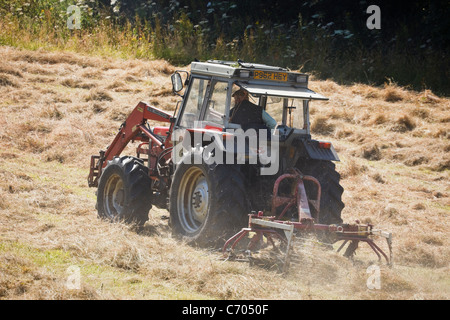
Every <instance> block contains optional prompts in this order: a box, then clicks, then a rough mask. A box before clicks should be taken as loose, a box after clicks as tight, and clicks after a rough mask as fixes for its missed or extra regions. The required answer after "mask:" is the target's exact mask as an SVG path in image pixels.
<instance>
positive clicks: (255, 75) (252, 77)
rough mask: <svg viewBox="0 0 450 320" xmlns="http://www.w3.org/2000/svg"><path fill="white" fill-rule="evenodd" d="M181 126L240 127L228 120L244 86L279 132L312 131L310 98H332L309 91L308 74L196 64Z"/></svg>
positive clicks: (178, 86) (177, 80)
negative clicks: (235, 99) (237, 95)
mask: <svg viewBox="0 0 450 320" xmlns="http://www.w3.org/2000/svg"><path fill="white" fill-rule="evenodd" d="M172 82H173V88H174V91H175V92H180V91H181V90H182V87H183V85H182V80H181V74H180V73H179V72H176V73H175V74H174V76H173V77H172ZM185 83H186V84H187V87H186V88H185V91H184V94H183V96H182V97H183V101H182V102H181V108H180V109H179V112H178V115H177V122H176V126H175V127H178V128H196V129H208V128H214V129H216V130H219V131H225V130H226V129H237V128H242V127H241V125H239V124H236V123H233V121H230V120H231V119H230V116H231V114H230V110H232V109H233V107H234V106H235V105H234V104H235V103H234V101H233V94H234V93H235V92H236V91H237V90H239V89H244V90H245V91H246V92H247V93H248V97H249V101H250V102H251V103H253V104H255V105H257V106H259V107H261V109H262V110H264V112H266V113H267V114H268V115H269V116H270V117H271V118H273V119H274V120H275V121H276V123H277V128H278V129H279V130H284V131H287V130H288V129H293V130H295V131H296V132H297V133H299V134H305V135H309V133H310V128H309V101H311V100H328V99H327V98H326V97H324V96H322V95H320V94H318V93H316V92H314V91H312V90H310V89H308V75H307V74H303V73H297V72H290V71H288V70H287V69H285V68H278V67H272V66H267V65H262V64H249V63H242V62H238V63H236V62H229V61H217V60H212V61H211V60H210V61H207V62H193V63H192V64H191V73H190V74H188V76H187V79H186V81H185Z"/></svg>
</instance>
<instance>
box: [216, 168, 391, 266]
mask: <svg viewBox="0 0 450 320" xmlns="http://www.w3.org/2000/svg"><path fill="white" fill-rule="evenodd" d="M285 180H292V182H293V185H294V191H293V192H292V193H291V194H290V195H288V196H286V195H283V196H280V195H279V194H278V190H279V187H280V184H281V182H283V181H285ZM304 181H311V182H312V183H313V184H315V185H316V197H315V198H314V199H308V197H307V193H306V190H305V185H304ZM320 194H321V186H320V183H319V182H318V180H317V179H316V178H314V177H312V176H306V175H303V174H302V173H301V172H300V171H299V170H298V169H291V170H289V172H288V173H286V174H283V175H281V176H280V177H279V178H278V179H277V180H276V181H275V184H274V188H273V197H272V211H271V214H272V215H271V216H266V215H264V212H262V211H259V212H258V213H256V212H252V213H251V214H250V215H249V223H248V227H247V228H243V229H242V230H241V231H239V232H238V233H236V234H235V235H234V236H232V237H231V238H230V239H228V240H227V241H226V242H225V245H224V246H223V249H222V253H223V255H224V256H225V257H227V258H233V257H236V256H237V254H236V252H235V249H236V246H237V245H238V244H239V242H240V241H242V240H243V239H244V238H245V237H246V236H248V235H249V234H250V233H252V234H254V235H253V237H252V238H251V240H250V242H249V244H248V245H247V248H246V250H245V253H246V255H247V256H251V254H252V253H253V252H255V251H256V249H257V248H258V246H260V245H261V243H263V240H264V238H266V239H267V243H270V244H271V245H272V247H273V249H274V250H275V251H276V252H278V253H281V254H282V258H281V259H282V271H283V272H286V271H287V270H288V268H289V265H290V264H291V262H293V261H294V260H295V257H296V242H298V240H299V236H300V237H301V236H302V235H306V234H321V235H325V236H326V237H327V239H329V240H330V241H331V243H330V244H333V243H337V242H340V241H342V244H341V245H340V246H339V248H338V249H337V252H340V251H341V250H342V249H343V248H344V247H345V246H346V245H347V244H348V246H347V248H346V250H345V252H344V256H345V257H349V258H351V257H352V256H353V255H354V253H355V251H356V250H357V248H358V246H359V243H360V242H362V243H367V244H368V246H369V247H370V248H371V249H372V251H373V252H375V254H376V255H377V256H378V259H379V261H381V260H382V259H383V258H384V259H385V261H386V263H387V265H388V266H392V258H393V255H392V233H390V232H386V231H383V230H379V229H375V228H374V227H373V225H371V224H361V223H359V221H356V223H355V224H347V223H343V224H332V225H327V224H317V223H315V222H314V221H315V219H314V218H313V217H312V215H311V211H310V205H311V206H313V207H314V208H315V211H316V212H317V214H316V217H315V218H316V219H318V215H319V213H320ZM293 207H296V208H297V213H298V220H297V221H291V220H283V219H282V218H283V216H284V215H285V214H286V212H287V211H288V209H290V208H293ZM280 209H282V210H281V213H279V214H278V215H277V214H276V213H277V212H279V211H280ZM375 237H382V238H385V240H386V243H387V247H388V250H389V253H388V254H386V253H385V252H384V251H383V250H382V249H381V248H380V247H379V246H378V245H377V244H376V243H375V240H374V238H375ZM275 240H278V243H279V245H278V246H277V245H276V241H275Z"/></svg>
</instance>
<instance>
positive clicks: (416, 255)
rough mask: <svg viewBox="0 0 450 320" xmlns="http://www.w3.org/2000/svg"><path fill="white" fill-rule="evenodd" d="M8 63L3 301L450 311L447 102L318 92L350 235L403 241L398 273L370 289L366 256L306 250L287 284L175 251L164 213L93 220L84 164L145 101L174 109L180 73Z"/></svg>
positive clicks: (3, 129)
mask: <svg viewBox="0 0 450 320" xmlns="http://www.w3.org/2000/svg"><path fill="white" fill-rule="evenodd" d="M0 57H1V59H0V299H7V300H10V299H277V300H280V299H281V300H283V299H294V300H297V299H405V300H406V299H449V298H450V276H449V274H450V273H449V261H450V249H449V248H450V240H449V227H450V222H449V213H450V184H449V181H450V179H449V178H450V174H449V166H450V141H449V138H450V135H449V132H450V130H449V129H450V99H448V98H445V97H437V96H436V95H434V94H433V93H432V92H431V91H428V90H427V91H423V92H414V91H410V90H408V89H407V88H403V87H398V86H397V85H396V84H395V83H387V84H386V85H385V86H384V87H381V88H379V87H371V86H367V85H360V84H355V85H352V86H341V85H338V84H336V83H334V82H332V81H314V80H313V81H312V82H311V85H310V87H311V88H312V89H313V90H316V91H317V92H319V93H321V94H323V95H325V96H328V97H329V98H330V100H329V101H325V102H313V103H312V107H311V122H312V130H313V137H315V138H318V139H322V140H326V141H331V142H333V144H334V146H335V148H336V149H337V151H338V153H339V156H340V158H341V162H339V163H337V168H338V171H339V172H340V173H341V175H342V185H343V187H344V189H345V192H344V196H343V197H344V199H343V200H344V203H345V204H346V208H345V209H344V211H343V213H342V217H343V219H344V221H347V222H353V221H354V220H356V219H359V220H360V221H362V222H371V223H373V224H375V225H376V226H378V227H380V228H383V229H386V230H390V231H392V232H393V233H394V259H395V260H394V263H395V265H394V267H393V268H392V269H390V268H387V267H385V266H383V265H382V266H381V279H380V284H381V288H380V289H369V288H368V286H367V280H368V277H369V274H368V273H367V268H368V267H369V266H370V265H371V264H372V263H374V262H376V259H375V256H372V255H369V252H368V251H365V250H362V251H361V252H360V253H359V254H358V255H357V256H356V258H355V261H350V260H348V259H346V258H343V257H342V256H340V255H337V254H335V253H334V252H331V251H325V250H317V248H315V247H313V248H310V249H308V250H306V251H305V252H304V264H303V265H302V266H301V267H299V268H297V269H296V270H295V271H291V272H289V273H288V274H286V275H283V274H280V273H278V272H277V271H276V270H274V269H273V268H270V267H268V266H267V265H266V266H249V265H248V264H247V263H242V262H233V261H223V260H222V259H221V256H220V254H219V253H217V252H215V251H212V250H207V249H198V248H193V247H191V246H187V245H185V244H183V243H180V242H177V241H176V240H175V239H173V238H171V236H170V230H169V227H168V225H167V219H165V217H166V216H167V215H168V212H167V211H165V210H159V209H152V211H151V213H150V220H149V221H148V222H147V223H146V225H145V227H144V230H143V231H141V232H136V231H135V230H133V228H130V227H129V226H126V225H121V224H110V223H107V222H104V221H101V220H99V219H97V217H96V210H95V189H91V188H88V186H87V179H86V178H87V175H88V169H89V168H88V166H89V158H90V155H91V154H97V153H98V151H99V150H100V149H104V148H105V147H106V146H107V145H108V144H109V143H110V142H111V141H112V139H113V137H114V135H115V134H116V132H117V130H118V128H119V126H120V124H121V123H122V122H123V121H124V120H125V119H126V117H127V114H128V113H129V112H130V111H131V110H132V109H133V108H134V107H135V105H136V104H137V103H138V102H139V101H147V102H149V103H150V104H153V105H155V106H158V107H160V108H162V109H166V110H173V109H174V107H175V105H176V102H177V101H178V98H177V97H176V96H174V95H172V93H171V85H170V74H171V73H172V72H173V71H174V70H175V67H173V66H171V65H169V64H168V63H167V62H165V61H141V60H119V59H112V58H102V57H96V56H83V55H79V54H74V53H69V52H45V51H26V50H18V49H13V48H10V47H0ZM130 154H133V153H132V150H131V151H130ZM73 267H76V268H78V270H79V271H80V273H81V287H79V288H77V289H71V288H70V287H69V286H68V285H67V281H68V278H69V277H70V270H73V269H72V268H73Z"/></svg>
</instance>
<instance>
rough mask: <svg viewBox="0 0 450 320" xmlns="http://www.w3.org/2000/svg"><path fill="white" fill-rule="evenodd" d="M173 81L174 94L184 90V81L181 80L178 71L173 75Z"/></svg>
mask: <svg viewBox="0 0 450 320" xmlns="http://www.w3.org/2000/svg"><path fill="white" fill-rule="evenodd" d="M171 80H172V90H173V92H175V93H178V92H180V91H181V90H183V80H182V79H181V75H180V74H179V73H178V71H177V72H175V73H174V74H172V76H171Z"/></svg>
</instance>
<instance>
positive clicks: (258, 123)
mask: <svg viewBox="0 0 450 320" xmlns="http://www.w3.org/2000/svg"><path fill="white" fill-rule="evenodd" d="M232 97H233V98H234V107H233V108H232V109H231V110H230V122H231V123H236V124H240V125H241V126H242V128H243V129H247V128H251V127H257V128H258V127H264V126H266V127H268V128H269V129H275V127H276V126H277V122H276V120H275V119H273V118H272V117H271V116H270V115H269V114H268V113H267V112H266V111H265V110H264V109H263V108H262V107H261V106H258V105H256V104H254V103H251V102H250V101H249V99H248V91H247V90H245V89H243V88H240V89H239V90H237V91H235V92H234V93H233V95H232Z"/></svg>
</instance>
